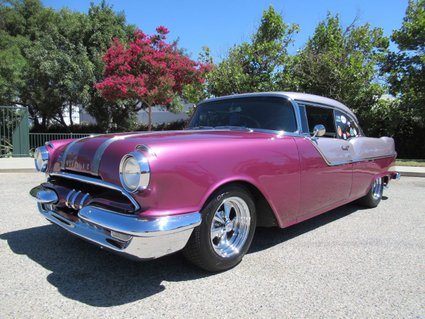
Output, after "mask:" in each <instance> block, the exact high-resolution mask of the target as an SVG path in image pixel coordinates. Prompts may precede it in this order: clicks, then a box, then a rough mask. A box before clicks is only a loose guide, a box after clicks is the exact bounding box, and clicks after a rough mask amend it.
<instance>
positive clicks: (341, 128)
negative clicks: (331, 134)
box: [335, 110, 360, 140]
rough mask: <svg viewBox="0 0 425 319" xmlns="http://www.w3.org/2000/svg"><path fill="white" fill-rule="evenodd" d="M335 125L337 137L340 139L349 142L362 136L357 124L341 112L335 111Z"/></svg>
mask: <svg viewBox="0 0 425 319" xmlns="http://www.w3.org/2000/svg"><path fill="white" fill-rule="evenodd" d="M335 124H336V132H337V136H338V138H340V139H344V140H348V139H349V138H351V137H356V136H359V135H360V130H359V127H358V126H357V124H356V122H354V120H353V119H352V118H351V117H349V116H348V115H347V114H344V113H342V112H340V111H336V110H335Z"/></svg>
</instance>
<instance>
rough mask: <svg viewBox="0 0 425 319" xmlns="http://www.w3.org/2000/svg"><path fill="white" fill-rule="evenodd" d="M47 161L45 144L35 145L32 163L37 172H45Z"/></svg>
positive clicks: (47, 154) (47, 153)
mask: <svg viewBox="0 0 425 319" xmlns="http://www.w3.org/2000/svg"><path fill="white" fill-rule="evenodd" d="M48 162H49V152H48V150H47V147H46V146H40V147H37V148H36V150H35V152H34V165H35V169H36V170H37V172H45V171H46V170H47V164H48Z"/></svg>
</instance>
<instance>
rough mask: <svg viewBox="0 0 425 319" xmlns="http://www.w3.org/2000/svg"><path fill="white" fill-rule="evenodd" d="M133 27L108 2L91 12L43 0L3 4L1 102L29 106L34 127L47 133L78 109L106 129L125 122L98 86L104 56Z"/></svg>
mask: <svg viewBox="0 0 425 319" xmlns="http://www.w3.org/2000/svg"><path fill="white" fill-rule="evenodd" d="M133 29H134V27H132V26H128V25H126V23H125V17H124V15H123V14H122V13H115V12H114V11H113V10H112V7H111V6H109V5H107V4H106V2H105V1H102V2H101V3H100V4H99V5H94V4H92V5H91V7H90V10H89V12H88V14H83V13H79V12H73V11H70V10H68V9H62V10H60V11H54V10H53V9H50V8H46V7H43V5H42V4H41V2H40V1H39V0H7V1H2V2H1V3H0V58H1V60H0V95H1V96H0V100H1V102H2V103H5V104H21V105H25V106H28V108H29V111H30V114H31V117H32V119H33V120H34V125H35V126H40V127H42V128H44V129H45V128H46V127H47V126H48V125H49V123H52V122H57V123H59V124H61V125H62V126H65V125H66V124H65V119H64V117H63V114H64V112H65V111H66V112H67V113H68V112H69V114H71V113H72V108H73V107H75V106H77V105H79V106H83V107H87V109H88V111H89V113H90V114H91V115H93V116H94V117H95V118H96V119H97V120H98V122H99V124H101V125H102V126H103V127H104V128H105V129H106V128H107V127H108V124H109V123H110V122H114V121H115V122H119V121H121V119H122V117H123V114H121V113H122V112H120V111H119V109H118V108H117V106H116V105H111V104H110V103H105V101H104V100H102V99H101V98H100V97H99V95H98V92H97V91H96V90H95V89H94V84H95V83H96V82H97V81H100V80H101V79H102V76H103V62H102V60H101V56H102V54H103V53H104V52H105V51H106V49H107V48H108V47H109V46H110V44H111V40H112V38H113V37H120V38H125V37H126V36H127V35H128V34H131V33H132V31H133ZM124 116H125V114H124ZM111 118H112V119H111ZM71 123H72V119H71Z"/></svg>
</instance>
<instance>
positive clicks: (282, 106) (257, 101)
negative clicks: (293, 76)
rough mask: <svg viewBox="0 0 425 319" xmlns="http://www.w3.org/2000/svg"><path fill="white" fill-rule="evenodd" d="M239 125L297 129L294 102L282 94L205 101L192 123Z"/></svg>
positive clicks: (193, 127) (277, 129)
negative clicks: (280, 95) (277, 95)
mask: <svg viewBox="0 0 425 319" xmlns="http://www.w3.org/2000/svg"><path fill="white" fill-rule="evenodd" d="M220 127H238V128H253V129H256V128H258V129H267V130H276V131H286V132H295V131H296V129H297V125H296V121H295V114H294V109H293V107H292V104H291V102H289V101H288V100H286V99H284V98H280V97H270V96H264V97H246V98H229V99H224V100H218V101H212V102H208V101H207V102H204V103H202V104H200V105H199V106H198V107H197V108H196V111H195V114H194V115H193V117H192V120H191V121H190V123H189V129H190V128H192V129H198V128H201V129H202V128H220Z"/></svg>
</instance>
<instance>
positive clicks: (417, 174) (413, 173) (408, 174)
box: [398, 171, 425, 177]
mask: <svg viewBox="0 0 425 319" xmlns="http://www.w3.org/2000/svg"><path fill="white" fill-rule="evenodd" d="M398 172H399V173H400V175H401V176H402V177H403V176H406V177H425V173H421V172H403V171H398Z"/></svg>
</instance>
